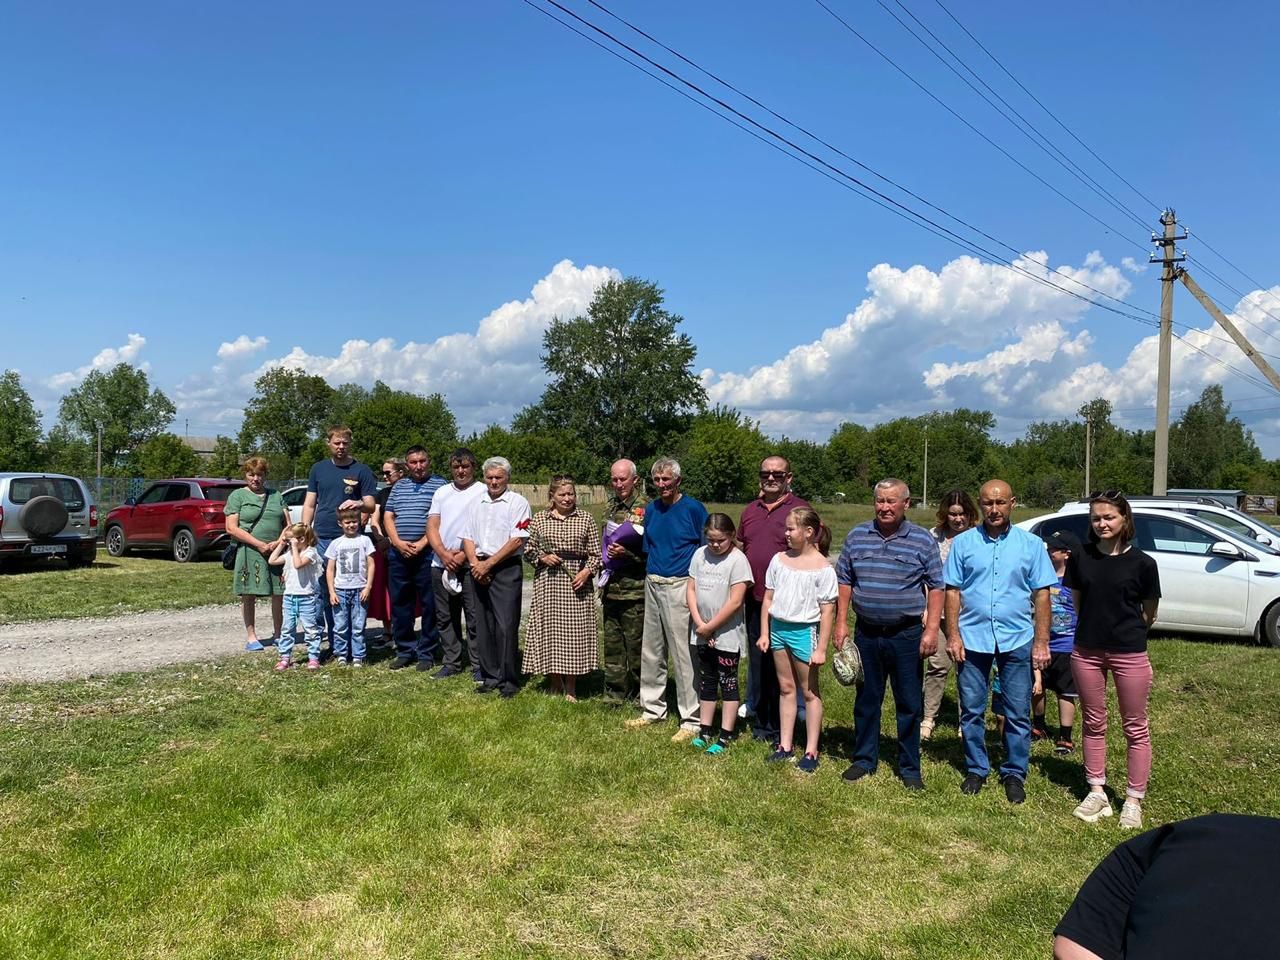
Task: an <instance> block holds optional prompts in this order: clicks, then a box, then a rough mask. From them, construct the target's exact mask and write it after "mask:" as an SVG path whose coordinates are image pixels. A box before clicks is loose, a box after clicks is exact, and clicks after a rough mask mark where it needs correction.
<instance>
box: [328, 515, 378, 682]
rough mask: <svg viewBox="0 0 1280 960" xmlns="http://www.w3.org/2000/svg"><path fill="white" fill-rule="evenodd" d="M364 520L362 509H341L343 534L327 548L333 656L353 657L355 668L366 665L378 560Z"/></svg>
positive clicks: (342, 659) (342, 658)
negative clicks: (367, 622) (366, 634)
mask: <svg viewBox="0 0 1280 960" xmlns="http://www.w3.org/2000/svg"><path fill="white" fill-rule="evenodd" d="M360 521H361V514H360V511H359V510H357V509H355V508H349V509H346V510H339V511H338V522H339V523H340V524H341V526H342V536H340V537H338V538H337V539H336V540H334V541H332V542H331V543H330V544H329V546H328V547H326V548H325V551H324V559H325V576H326V579H327V580H328V581H329V605H330V606H331V607H333V655H334V657H335V658H336V659H337V661H338V662H339V663H346V662H347V658H348V657H350V658H351V665H352V666H353V667H363V666H364V654H365V649H364V623H365V618H366V616H367V611H368V607H369V590H370V588H371V586H372V584H373V572H374V570H375V569H376V568H377V563H378V560H377V557H376V556H375V551H374V546H373V541H372V540H370V539H369V538H368V537H366V536H365V535H364V534H363V533H361V532H360Z"/></svg>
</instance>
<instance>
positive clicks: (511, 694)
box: [498, 689, 520, 700]
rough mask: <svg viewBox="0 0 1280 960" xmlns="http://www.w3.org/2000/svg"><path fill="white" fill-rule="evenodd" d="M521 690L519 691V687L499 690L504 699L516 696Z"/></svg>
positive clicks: (499, 694)
mask: <svg viewBox="0 0 1280 960" xmlns="http://www.w3.org/2000/svg"><path fill="white" fill-rule="evenodd" d="M519 692H520V691H519V689H516V690H501V691H499V692H498V696H500V697H502V699H503V700H510V699H511V698H512V697H514V696H515V695H516V694H517V693H519Z"/></svg>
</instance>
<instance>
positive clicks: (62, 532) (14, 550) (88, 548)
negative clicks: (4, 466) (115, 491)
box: [0, 473, 98, 567]
mask: <svg viewBox="0 0 1280 960" xmlns="http://www.w3.org/2000/svg"><path fill="white" fill-rule="evenodd" d="M97 552H98V508H97V506H95V505H94V502H93V498H92V497H90V495H89V488H88V487H87V486H85V484H84V481H82V480H78V479H76V478H75V477H68V476H64V475H63V474H60V473H0V560H15V559H18V558H23V557H25V558H33V557H61V558H63V559H65V560H66V561H67V564H68V566H72V567H83V566H87V565H88V564H91V563H93V561H94V558H95V557H96V556H97Z"/></svg>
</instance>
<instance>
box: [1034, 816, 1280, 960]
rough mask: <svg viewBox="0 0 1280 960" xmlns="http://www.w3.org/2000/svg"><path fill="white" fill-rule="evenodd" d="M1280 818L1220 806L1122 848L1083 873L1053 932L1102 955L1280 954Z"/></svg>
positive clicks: (1138, 958) (1163, 958)
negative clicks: (1279, 915)
mask: <svg viewBox="0 0 1280 960" xmlns="http://www.w3.org/2000/svg"><path fill="white" fill-rule="evenodd" d="M1277 864H1280V820H1277V819H1273V818H1271V817H1246V816H1238V815H1235V814H1222V813H1215V814H1210V815H1209V816H1205V817H1194V818H1193V819H1190V820H1180V821H1178V822H1176V823H1170V824H1166V825H1165V826H1163V827H1158V828H1157V829H1155V830H1149V831H1147V832H1146V833H1143V834H1140V835H1139V836H1137V837H1134V838H1133V839H1132V840H1129V841H1126V842H1125V843H1122V844H1120V846H1118V847H1116V848H1115V850H1113V851H1112V852H1111V853H1110V854H1109V855H1108V856H1107V858H1106V859H1105V860H1103V861H1102V863H1100V864H1098V866H1097V869H1095V870H1094V871H1093V873H1091V874H1090V875H1089V877H1088V879H1087V880H1085V882H1084V885H1083V886H1082V887H1081V888H1080V893H1079V894H1077V895H1076V899H1075V902H1074V903H1072V904H1071V907H1070V909H1068V910H1067V912H1066V915H1065V916H1064V917H1063V918H1062V922H1061V923H1059V924H1058V927H1057V929H1056V930H1054V933H1055V934H1058V935H1060V936H1064V937H1067V938H1068V939H1071V940H1074V941H1075V942H1076V943H1078V944H1080V946H1082V947H1085V948H1086V949H1089V950H1092V951H1093V952H1094V953H1096V954H1098V956H1100V957H1103V958H1104V960H1184V958H1185V960H1192V958H1196V960H1201V958H1205V957H1230V958H1232V960H1251V958H1263V957H1266V958H1272V957H1275V956H1277V955H1278V953H1280V950H1278V948H1277V942H1276V931H1275V927H1274V924H1273V921H1272V917H1271V914H1270V912H1269V911H1270V910H1271V909H1273V908H1272V906H1270V905H1273V904H1274V903H1275V902H1276V899H1277V894H1280V880H1278V879H1277V873H1276V866H1277Z"/></svg>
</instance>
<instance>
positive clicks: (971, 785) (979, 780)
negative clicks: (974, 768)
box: [960, 773, 987, 797]
mask: <svg viewBox="0 0 1280 960" xmlns="http://www.w3.org/2000/svg"><path fill="white" fill-rule="evenodd" d="M986 782H987V778H986V777H980V776H978V775H977V774H976V773H971V774H969V775H968V776H967V777H965V778H964V782H963V783H961V784H960V792H961V793H965V794H968V795H969V796H971V797H976V796H977V795H978V794H979V793H980V792H981V791H982V786H983V784H985V783H986Z"/></svg>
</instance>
